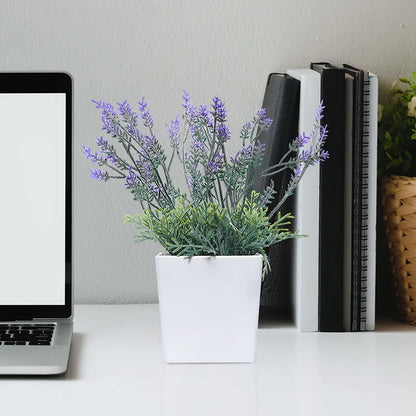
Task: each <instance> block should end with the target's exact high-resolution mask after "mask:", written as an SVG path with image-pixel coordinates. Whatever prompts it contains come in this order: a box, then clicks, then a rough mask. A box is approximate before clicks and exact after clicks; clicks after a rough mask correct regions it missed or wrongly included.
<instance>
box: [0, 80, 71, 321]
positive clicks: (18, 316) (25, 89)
mask: <svg viewBox="0 0 416 416" xmlns="http://www.w3.org/2000/svg"><path fill="white" fill-rule="evenodd" d="M2 93H3V94H4V93H65V94H66V106H65V107H66V116H65V155H66V156H65V304H64V305H0V321H15V320H32V319H41V318H51V319H57V318H70V317H71V316H72V112H73V111H72V78H71V76H70V75H69V74H68V73H65V72H42V73H39V72H36V73H34V72H27V73H0V94H2Z"/></svg>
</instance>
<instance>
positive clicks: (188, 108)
mask: <svg viewBox="0 0 416 416" xmlns="http://www.w3.org/2000/svg"><path fill="white" fill-rule="evenodd" d="M182 98H183V104H182V107H183V108H184V109H185V113H186V114H187V116H188V118H189V120H192V119H193V118H194V117H195V116H196V109H195V107H194V106H193V105H192V104H191V96H190V95H189V94H188V93H187V92H186V91H185V90H183V95H182Z"/></svg>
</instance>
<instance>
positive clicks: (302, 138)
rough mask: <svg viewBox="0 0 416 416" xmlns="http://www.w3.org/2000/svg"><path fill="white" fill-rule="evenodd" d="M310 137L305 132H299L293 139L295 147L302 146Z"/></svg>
mask: <svg viewBox="0 0 416 416" xmlns="http://www.w3.org/2000/svg"><path fill="white" fill-rule="evenodd" d="M310 140H311V138H310V137H309V136H307V135H306V134H305V132H302V133H299V135H298V136H297V137H296V139H295V140H294V141H293V145H294V146H295V148H302V147H304V146H306V145H307V144H308V143H309V142H310Z"/></svg>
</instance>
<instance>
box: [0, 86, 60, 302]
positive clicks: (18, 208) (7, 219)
mask: <svg viewBox="0 0 416 416" xmlns="http://www.w3.org/2000/svg"><path fill="white" fill-rule="evenodd" d="M65 105H66V97H65V94H64V93H16V94H15V93H13V94H11V93H6V94H5V93H0V124H1V133H0V149H1V155H2V156H1V158H2V161H1V162H0V192H1V194H2V195H1V204H0V230H1V231H0V305H64V304H65V143H66V141H65Z"/></svg>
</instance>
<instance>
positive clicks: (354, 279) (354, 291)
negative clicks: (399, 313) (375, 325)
mask: <svg viewBox="0 0 416 416" xmlns="http://www.w3.org/2000/svg"><path fill="white" fill-rule="evenodd" d="M354 77H355V78H354V103H355V104H354V132H353V143H352V145H353V157H352V162H353V169H352V207H351V209H352V242H351V246H352V247H351V256H352V258H351V269H352V274H351V331H359V330H360V315H361V313H360V308H361V274H362V270H361V228H362V217H361V216H362V191H361V188H362V141H363V122H362V117H363V97H364V95H363V94H364V76H363V72H362V71H356V72H355V73H354Z"/></svg>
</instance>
